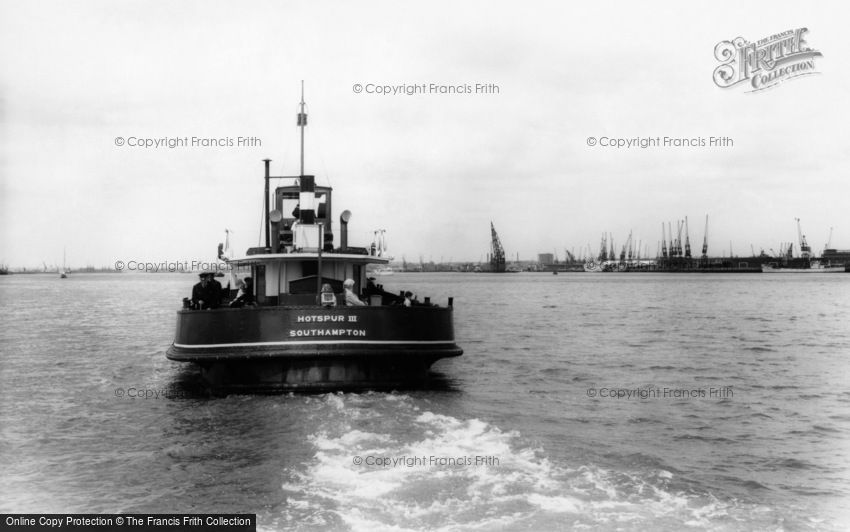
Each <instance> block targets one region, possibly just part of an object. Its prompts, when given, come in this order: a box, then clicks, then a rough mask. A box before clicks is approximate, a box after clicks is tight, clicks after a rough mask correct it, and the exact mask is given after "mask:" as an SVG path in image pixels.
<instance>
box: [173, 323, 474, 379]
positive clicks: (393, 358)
mask: <svg viewBox="0 0 850 532" xmlns="http://www.w3.org/2000/svg"><path fill="white" fill-rule="evenodd" d="M462 353H463V351H462V349H461V348H460V347H458V346H457V344H455V342H454V329H453V325H452V309H451V307H410V308H405V307H339V308H321V307H260V308H246V309H217V310H208V311H190V310H183V311H180V312H178V314H177V334H176V337H175V340H174V344H173V345H172V346H171V348H169V350H168V353H167V356H168V358H170V359H171V360H176V361H181V362H194V363H197V364H199V365H200V366H201V371H202V375H203V377H204V379H205V381H206V383H207V385H208V386H210V387H211V388H212V389H214V390H216V391H326V390H358V389H386V388H396V387H400V386H405V385H409V384H418V383H421V382H422V381H424V380H425V379H426V378H427V373H428V369H429V368H430V366H431V364H433V363H434V362H435V361H436V360H439V359H441V358H445V357H455V356H459V355H460V354H462Z"/></svg>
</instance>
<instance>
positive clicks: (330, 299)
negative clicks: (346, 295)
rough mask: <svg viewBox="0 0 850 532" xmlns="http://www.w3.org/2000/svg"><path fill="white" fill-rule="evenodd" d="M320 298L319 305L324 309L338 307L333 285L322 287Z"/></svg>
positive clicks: (326, 284)
mask: <svg viewBox="0 0 850 532" xmlns="http://www.w3.org/2000/svg"><path fill="white" fill-rule="evenodd" d="M319 298H320V300H319V304H321V305H322V306H323V307H335V306H336V295H335V294H334V289H333V288H331V285H330V284H328V283H325V284H323V285H322V293H321V294H320V295H319Z"/></svg>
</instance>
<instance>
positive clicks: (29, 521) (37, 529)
mask: <svg viewBox="0 0 850 532" xmlns="http://www.w3.org/2000/svg"><path fill="white" fill-rule="evenodd" d="M0 530H2V531H7V530H8V531H9V532H43V531H46V530H49V531H56V530H70V531H72V532H82V531H90V530H91V531H95V532H113V531H115V532H129V531H134V532H257V514H0Z"/></svg>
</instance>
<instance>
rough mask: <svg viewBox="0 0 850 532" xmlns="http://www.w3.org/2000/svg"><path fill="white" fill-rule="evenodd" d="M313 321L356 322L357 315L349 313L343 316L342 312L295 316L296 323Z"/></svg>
mask: <svg viewBox="0 0 850 532" xmlns="http://www.w3.org/2000/svg"><path fill="white" fill-rule="evenodd" d="M346 318H348V319H347V320H346ZM313 321H319V322H324V321H349V322H356V321H357V316H356V315H354V314H349V315H348V316H343V315H342V314H324V315H311V316H305V315H301V316H296V317H295V322H296V323H306V322H313Z"/></svg>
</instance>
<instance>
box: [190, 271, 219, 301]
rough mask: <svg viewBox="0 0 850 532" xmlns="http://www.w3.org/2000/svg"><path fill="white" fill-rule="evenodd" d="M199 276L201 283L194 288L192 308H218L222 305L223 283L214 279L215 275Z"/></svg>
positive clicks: (203, 273) (204, 273) (205, 273)
mask: <svg viewBox="0 0 850 532" xmlns="http://www.w3.org/2000/svg"><path fill="white" fill-rule="evenodd" d="M198 275H199V276H200V278H201V282H199V283H198V284H196V285H195V286H193V287H192V308H193V309H195V310H203V309H208V308H218V306H219V305H220V304H221V283H219V282H218V281H216V280H215V279H213V277H214V276H215V273H213V272H201V273H200V274H198Z"/></svg>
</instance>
